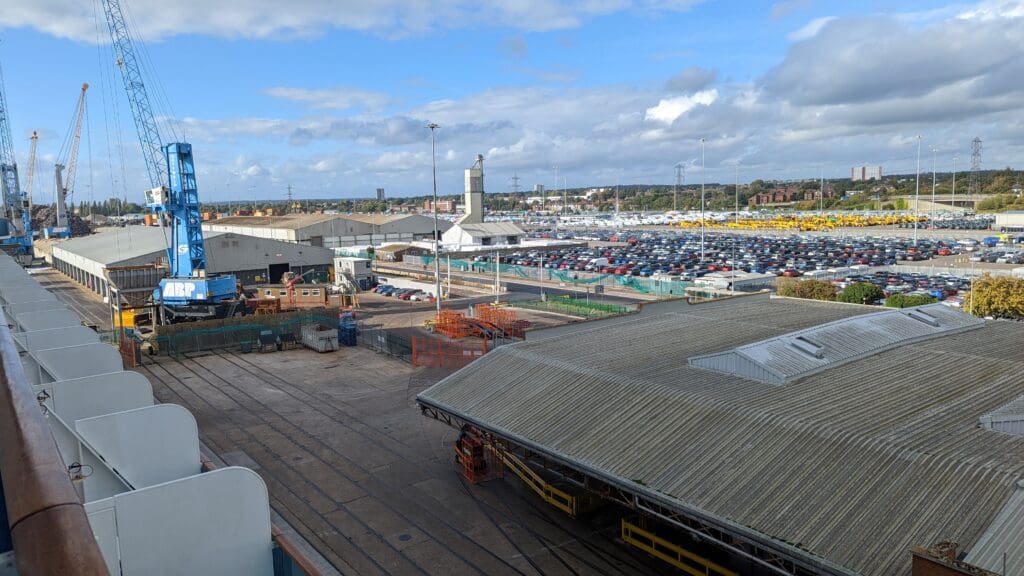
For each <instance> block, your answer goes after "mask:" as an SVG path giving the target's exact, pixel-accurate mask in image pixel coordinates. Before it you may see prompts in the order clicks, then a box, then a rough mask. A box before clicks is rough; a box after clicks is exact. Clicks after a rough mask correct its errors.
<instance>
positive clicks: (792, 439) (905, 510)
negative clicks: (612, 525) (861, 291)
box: [417, 295, 1024, 576]
mask: <svg viewBox="0 0 1024 576" xmlns="http://www.w3.org/2000/svg"><path fill="white" fill-rule="evenodd" d="M1021 350H1024V325H1022V324H1020V323H1015V322H1002V321H984V320H980V319H977V318H974V317H971V316H968V315H966V314H964V313H962V312H960V311H959V310H956V309H953V308H948V307H946V306H943V305H941V304H935V305H929V306H923V307H919V308H915V309H907V310H895V309H882V310H880V309H878V308H871V307H865V306H858V305H847V304H839V303H825V302H813V301H807V300H791V299H784V298H769V297H768V296H767V295H755V296H746V297H741V298H734V299H729V300H721V301H717V302H712V303H706V304H694V305H689V304H686V303H685V302H669V303H659V304H653V305H649V306H647V307H645V308H644V310H643V311H642V312H641V313H640V314H638V315H636V316H628V317H621V318H617V319H610V320H604V321H599V322H595V323H590V324H577V325H568V326H562V327H556V328H551V329H547V330H539V331H536V332H531V333H530V334H529V336H528V339H527V341H526V342H522V343H519V344H513V345H510V346H503V347H501V348H498V349H497V350H495V351H493V352H490V353H489V354H487V355H486V356H484V357H483V358H482V359H480V360H477V361H476V362H474V363H473V364H470V365H469V366H467V367H466V368H463V369H462V370H460V371H458V372H456V373H455V374H453V375H451V376H449V377H447V378H446V379H444V380H442V381H441V382H439V383H438V384H436V385H434V386H433V387H431V388H429V389H428V390H426V391H424V392H423V393H421V394H420V395H419V396H417V402H418V404H419V405H420V408H421V410H422V411H423V413H424V414H425V415H426V416H428V417H432V418H437V419H439V420H441V421H444V422H446V423H449V424H450V425H452V426H455V427H458V428H460V429H463V430H465V429H466V428H465V427H464V425H470V426H473V427H475V428H476V429H478V430H480V431H481V434H482V435H483V437H484V438H485V439H488V438H489V439H490V440H489V441H491V442H495V443H497V444H498V445H499V446H502V447H503V448H505V449H506V450H509V451H512V452H514V453H515V454H525V455H526V456H524V457H527V458H529V459H530V461H532V462H533V463H534V464H536V465H537V467H538V469H542V467H543V468H546V469H547V470H549V471H551V470H554V471H559V473H560V475H561V478H562V481H563V482H566V483H570V484H572V485H575V486H578V487H579V489H580V490H584V489H586V490H589V491H590V492H591V493H592V494H593V493H597V494H599V495H600V496H601V497H602V498H604V499H605V500H611V501H615V502H618V503H619V504H621V506H623V507H624V508H627V509H629V510H630V512H629V513H630V514H639V515H641V516H642V517H644V518H646V519H648V520H649V521H651V522H654V523H655V526H664V527H666V529H667V530H670V531H671V530H675V531H677V532H678V533H680V534H683V535H685V536H683V537H682V540H680V541H677V542H678V544H679V545H680V546H684V547H691V548H692V547H693V546H696V545H699V546H703V547H705V548H710V549H713V550H715V551H717V552H718V553H721V554H724V555H725V557H726V561H725V564H726V567H727V568H729V569H730V570H732V571H734V572H737V573H741V574H752V573H757V574H837V575H839V574H841V575H852V574H867V575H878V576H881V575H890V574H911V564H912V563H913V564H914V565H915V567H916V566H917V565H918V563H919V556H921V555H925V556H927V555H928V553H927V550H928V549H929V548H930V549H932V550H934V549H936V548H935V547H936V546H937V545H940V543H947V544H942V545H941V546H939V548H943V549H948V548H949V547H950V545H949V544H948V543H949V542H955V543H957V544H956V545H952V546H953V547H954V548H955V547H957V546H958V549H957V550H954V551H953V552H952V553H950V554H949V555H948V557H944V558H945V559H943V558H939V559H934V562H933V561H932V560H922V561H921V563H922V564H929V565H930V566H932V567H934V565H935V564H936V562H938V563H944V565H955V564H956V563H960V564H963V563H966V564H970V565H972V566H976V567H980V568H982V569H985V570H988V571H990V572H991V573H998V574H1024V538H1021V537H1020V535H1021V534H1024V513H1022V511H1024V436H1022V435H1021V434H1022V433H1024V432H1022V431H1024V428H1022V427H1020V426H1019V425H1018V423H1019V422H1020V421H1024V379H1022V378H1021V377H1020V375H1021V374H1024V357H1022V355H1021V354H1020V351H1021ZM470 430H472V429H470ZM691 539H692V541H691ZM918 547H921V548H918ZM912 549H914V555H913V560H912V553H911V550H912ZM921 557H923V556H921ZM1004 561H1005V565H1004V564H1003V562H1004ZM1004 566H1005V571H1003V567H1004ZM915 569H916V568H915ZM694 573H696V572H694ZM701 573H703V572H701ZM920 573H922V574H924V573H926V572H925V571H924V570H921V571H920ZM927 573H928V574H940V573H941V574H954V573H957V574H959V573H963V574H966V573H971V574H989V572H982V571H973V572H967V571H963V570H961V571H959V572H958V571H945V572H937V571H932V572H927Z"/></svg>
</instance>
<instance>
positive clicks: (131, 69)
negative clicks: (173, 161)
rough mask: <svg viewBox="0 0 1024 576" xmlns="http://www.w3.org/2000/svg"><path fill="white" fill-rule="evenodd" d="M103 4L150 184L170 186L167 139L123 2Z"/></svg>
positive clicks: (111, 0)
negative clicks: (145, 80) (144, 81)
mask: <svg viewBox="0 0 1024 576" xmlns="http://www.w3.org/2000/svg"><path fill="white" fill-rule="evenodd" d="M101 3H102V4H103V13H104V15H105V16H106V19H107V26H108V27H109V29H110V38H111V41H112V42H113V46H114V58H115V61H116V62H117V66H118V68H120V69H121V79H122V80H123V81H124V89H125V92H127V93H128V103H129V104H130V105H131V109H132V116H133V117H134V118H135V131H136V132H137V133H138V134H139V144H141V145H142V156H143V159H144V160H145V163H146V172H148V174H149V182H150V184H151V185H152V186H153V188H159V187H161V186H167V185H168V177H167V160H166V158H165V156H164V151H163V148H162V142H163V140H161V139H160V129H159V128H158V127H157V123H156V118H155V117H154V116H153V107H152V105H151V104H150V100H149V93H148V92H147V91H146V85H145V83H143V81H142V70H141V69H140V68H139V59H138V57H137V56H136V54H135V45H134V43H133V42H132V37H131V34H130V33H129V31H128V25H127V24H126V22H125V19H124V13H123V12H122V11H121V4H120V1H119V0H102V1H101Z"/></svg>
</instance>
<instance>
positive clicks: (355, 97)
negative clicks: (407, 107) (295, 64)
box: [263, 86, 390, 110]
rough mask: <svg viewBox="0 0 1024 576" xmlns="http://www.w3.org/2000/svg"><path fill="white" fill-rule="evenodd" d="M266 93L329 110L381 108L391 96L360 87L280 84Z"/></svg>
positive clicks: (265, 91)
mask: <svg viewBox="0 0 1024 576" xmlns="http://www.w3.org/2000/svg"><path fill="white" fill-rule="evenodd" d="M263 92H264V93H265V94H266V95H268V96H271V97H273V98H280V99H282V100H291V101H293V102H299V103H302V104H307V105H309V106H311V107H313V108H323V109H329V110H348V109H350V108H367V109H370V110H380V109H381V108H384V107H385V106H386V105H388V104H389V103H390V98H388V96H387V94H384V93H382V92H372V91H369V90H360V89H358V88H327V89H317V90H312V89H306V88H293V87H286V86H278V87H274V88H267V89H266V90H264V91H263Z"/></svg>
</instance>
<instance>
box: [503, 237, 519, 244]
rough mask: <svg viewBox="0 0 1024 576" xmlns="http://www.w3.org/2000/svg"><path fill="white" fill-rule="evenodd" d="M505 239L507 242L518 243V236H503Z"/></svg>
mask: <svg viewBox="0 0 1024 576" xmlns="http://www.w3.org/2000/svg"><path fill="white" fill-rule="evenodd" d="M505 241H506V243H508V244H518V243H519V237H518V236H507V237H506V238H505Z"/></svg>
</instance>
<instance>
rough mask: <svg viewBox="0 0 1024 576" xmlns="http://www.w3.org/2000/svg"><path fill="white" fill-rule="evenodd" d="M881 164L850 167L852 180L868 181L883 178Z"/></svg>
mask: <svg viewBox="0 0 1024 576" xmlns="http://www.w3.org/2000/svg"><path fill="white" fill-rule="evenodd" d="M881 179H882V167H881V166H854V167H853V168H850V180H852V181H854V182H866V181H868V180H881Z"/></svg>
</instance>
